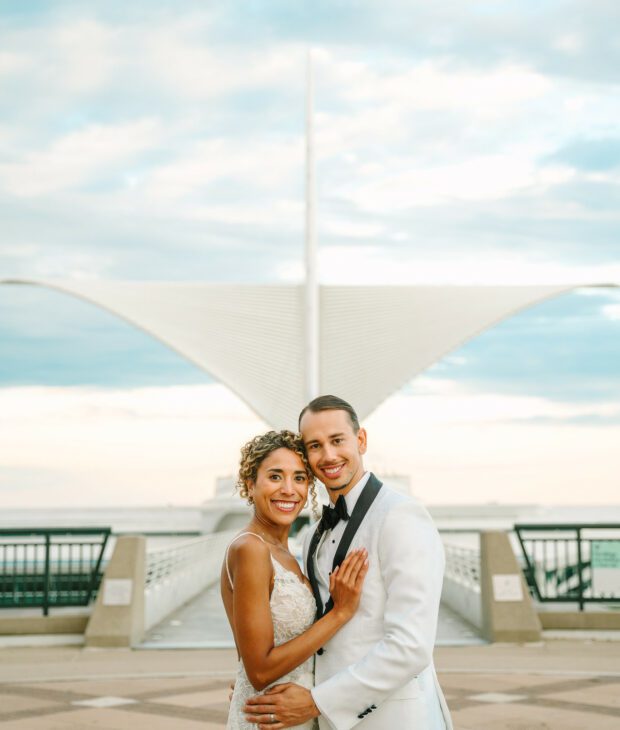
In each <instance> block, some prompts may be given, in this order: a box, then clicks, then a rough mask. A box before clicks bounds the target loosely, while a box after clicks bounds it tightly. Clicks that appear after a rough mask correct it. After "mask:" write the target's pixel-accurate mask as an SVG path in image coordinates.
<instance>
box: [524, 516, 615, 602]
mask: <svg viewBox="0 0 620 730" xmlns="http://www.w3.org/2000/svg"><path fill="white" fill-rule="evenodd" d="M514 530H515V533H516V535H517V539H518V541H519V544H520V546H521V550H522V553H523V561H524V568H523V572H524V574H525V578H526V581H527V583H528V586H529V588H530V592H531V593H532V595H533V596H534V598H536V599H537V600H538V601H540V602H557V603H578V604H579V610H580V611H583V608H584V605H585V604H586V603H620V524H618V523H608V524H585V523H583V524H539V525H537V524H528V525H523V524H521V525H515V526H514Z"/></svg>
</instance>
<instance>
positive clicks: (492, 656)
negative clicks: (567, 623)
mask: <svg viewBox="0 0 620 730" xmlns="http://www.w3.org/2000/svg"><path fill="white" fill-rule="evenodd" d="M235 664H236V656H235V654H234V652H232V651H224V650H195V651H182V650H179V651H158V650H152V651H139V650H137V651H130V650H96V651H93V650H88V649H76V648H75V647H67V648H59V647H56V648H40V649H32V648H31V649H21V650H19V649H4V650H0V730H90V728H93V729H94V728H97V729H98V730H194V729H195V730H198V728H200V730H214V729H215V728H219V729H220V730H222V728H223V727H224V725H225V723H226V716H227V711H228V700H227V696H228V682H229V679H230V678H231V677H232V676H233V673H234V667H235ZM436 664H437V668H438V674H439V679H440V682H441V684H442V686H443V688H444V691H445V693H446V698H447V701H448V704H449V706H450V708H451V710H452V715H453V719H454V723H455V728H456V730H586V729H587V730H612V728H613V729H614V730H617V728H620V701H619V700H618V698H619V697H620V643H617V642H613V643H612V642H596V644H593V643H592V642H570V641H567V642H559V641H556V642H545V643H542V642H541V643H540V644H535V645H533V644H529V645H524V646H515V645H499V644H493V645H484V646H462V647H440V648H438V649H437V651H436ZM128 701H131V703H130V704H127V702H128Z"/></svg>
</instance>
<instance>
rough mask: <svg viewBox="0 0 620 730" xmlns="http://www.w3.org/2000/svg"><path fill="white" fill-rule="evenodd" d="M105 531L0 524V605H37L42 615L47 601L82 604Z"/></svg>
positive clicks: (97, 572)
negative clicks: (0, 525)
mask: <svg viewBox="0 0 620 730" xmlns="http://www.w3.org/2000/svg"><path fill="white" fill-rule="evenodd" d="M111 533H112V529H111V528H110V527H85V528H76V527H49V528H48V527H44V528H36V527H11V528H4V529H2V528H0V608H26V607H30V608H32V607H37V608H42V609H43V614H44V615H45V616H47V615H48V613H49V609H50V608H51V607H60V606H86V605H88V604H89V603H90V601H91V600H92V598H93V596H94V595H95V593H96V591H97V588H98V586H99V583H100V581H101V577H102V576H101V572H102V560H103V556H104V552H105V549H106V546H107V543H108V539H109V537H110V535H111ZM20 538H21V539H20ZM76 538H81V539H76Z"/></svg>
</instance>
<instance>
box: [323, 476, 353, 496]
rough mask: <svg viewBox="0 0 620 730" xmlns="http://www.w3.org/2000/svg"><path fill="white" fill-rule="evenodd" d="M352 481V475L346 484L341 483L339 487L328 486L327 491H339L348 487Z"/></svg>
mask: <svg viewBox="0 0 620 730" xmlns="http://www.w3.org/2000/svg"><path fill="white" fill-rule="evenodd" d="M352 481H353V477H351V479H349V481H348V482H346V484H341V485H340V486H339V487H327V491H328V492H330V493H331V492H339V491H340V490H341V489H346V488H347V487H348V486H349V484H351V482H352Z"/></svg>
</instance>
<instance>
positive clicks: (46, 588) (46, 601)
mask: <svg viewBox="0 0 620 730" xmlns="http://www.w3.org/2000/svg"><path fill="white" fill-rule="evenodd" d="M50 549H51V536H50V534H49V532H46V533H45V574H44V576H43V615H44V616H47V615H48V613H49V606H50Z"/></svg>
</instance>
